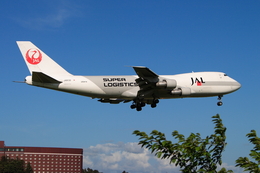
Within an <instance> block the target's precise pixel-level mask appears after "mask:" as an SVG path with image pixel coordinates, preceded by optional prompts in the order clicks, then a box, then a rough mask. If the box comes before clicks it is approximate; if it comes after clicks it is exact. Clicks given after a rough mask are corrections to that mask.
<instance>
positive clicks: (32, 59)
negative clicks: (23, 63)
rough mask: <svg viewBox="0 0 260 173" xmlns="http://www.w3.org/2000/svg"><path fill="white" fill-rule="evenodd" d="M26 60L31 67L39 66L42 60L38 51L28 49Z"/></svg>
mask: <svg viewBox="0 0 260 173" xmlns="http://www.w3.org/2000/svg"><path fill="white" fill-rule="evenodd" d="M26 60H27V62H29V63H30V64H33V65H36V64H39V63H40V62H41V60H42V54H41V52H40V51H39V50H38V49H29V50H28V51H27V52H26Z"/></svg>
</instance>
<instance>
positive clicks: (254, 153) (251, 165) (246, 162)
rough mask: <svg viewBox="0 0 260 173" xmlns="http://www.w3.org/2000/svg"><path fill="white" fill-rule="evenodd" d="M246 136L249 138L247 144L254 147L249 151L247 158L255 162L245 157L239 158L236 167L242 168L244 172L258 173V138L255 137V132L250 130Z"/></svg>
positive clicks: (259, 148) (259, 156) (259, 145)
mask: <svg viewBox="0 0 260 173" xmlns="http://www.w3.org/2000/svg"><path fill="white" fill-rule="evenodd" d="M246 136H247V137H248V138H249V142H251V143H252V144H253V145H254V148H253V149H252V150H251V151H250V154H249V156H250V157H251V158H252V159H254V160H255V162H253V161H250V159H249V158H247V157H239V158H238V159H237V160H236V163H237V164H236V166H239V167H241V168H244V171H249V172H250V173H260V168H259V165H260V138H259V137H257V134H256V131H255V130H251V132H250V133H248V134H247V135H246Z"/></svg>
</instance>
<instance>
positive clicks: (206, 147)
mask: <svg viewBox="0 0 260 173" xmlns="http://www.w3.org/2000/svg"><path fill="white" fill-rule="evenodd" d="M212 118H213V120H212V121H213V122H214V124H215V128H214V129H215V133H214V134H212V135H210V136H207V137H206V138H205V139H203V138H201V135H200V134H199V133H196V134H194V133H191V134H190V136H189V137H187V138H185V136H184V135H182V134H180V133H179V132H178V131H176V130H175V131H173V132H172V136H173V137H174V138H175V139H177V140H178V142H177V143H172V142H171V141H169V140H167V139H166V137H165V134H164V133H161V132H159V131H157V130H153V131H152V132H151V133H150V136H149V135H147V134H146V133H145V132H140V131H138V130H136V131H134V132H133V134H135V135H136V136H139V145H141V146H142V147H145V148H147V149H149V150H151V153H155V155H156V156H157V157H158V158H161V159H169V160H170V163H173V164H175V165H176V166H179V167H180V170H181V171H182V172H183V173H197V172H200V173H202V172H207V173H215V172H217V171H216V169H217V164H219V165H221V164H222V160H221V156H222V152H223V150H224V148H225V146H226V144H227V143H226V135H225V132H226V127H224V125H223V124H222V120H221V118H220V116H219V115H218V114H217V115H215V116H213V117H212ZM226 172H227V171H226Z"/></svg>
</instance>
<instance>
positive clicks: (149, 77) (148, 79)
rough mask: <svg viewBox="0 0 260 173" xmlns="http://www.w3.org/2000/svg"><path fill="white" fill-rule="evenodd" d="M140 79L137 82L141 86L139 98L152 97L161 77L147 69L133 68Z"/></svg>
mask: <svg viewBox="0 0 260 173" xmlns="http://www.w3.org/2000/svg"><path fill="white" fill-rule="evenodd" d="M133 68H134V70H135V72H136V74H137V75H138V77H139V78H137V79H136V80H135V81H136V83H137V84H138V85H139V87H140V90H139V91H138V96H139V97H150V96H152V95H153V94H154V92H155V88H156V83H157V82H158V81H159V75H157V74H156V73H154V72H153V71H152V70H150V69H149V68H147V67H137V66H135V67H133Z"/></svg>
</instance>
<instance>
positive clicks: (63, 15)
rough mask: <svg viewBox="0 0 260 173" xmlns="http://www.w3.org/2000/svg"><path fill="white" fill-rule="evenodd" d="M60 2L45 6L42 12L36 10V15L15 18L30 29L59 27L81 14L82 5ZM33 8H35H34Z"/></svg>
mask: <svg viewBox="0 0 260 173" xmlns="http://www.w3.org/2000/svg"><path fill="white" fill-rule="evenodd" d="M57 2H58V4H56V5H52V8H50V7H49V6H43V7H42V8H43V9H45V10H42V12H40V13H38V11H37V12H35V15H34V16H30V17H25V16H24V17H23V18H22V16H21V17H18V18H16V19H15V20H16V21H18V23H20V24H21V25H22V26H23V27H26V28H30V29H47V28H58V27H60V26H62V25H63V24H64V23H65V22H66V21H67V20H68V19H70V18H72V17H75V16H79V15H80V13H81V10H80V7H79V6H77V5H76V4H75V3H73V4H72V3H70V1H57ZM32 10H33V8H32Z"/></svg>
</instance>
